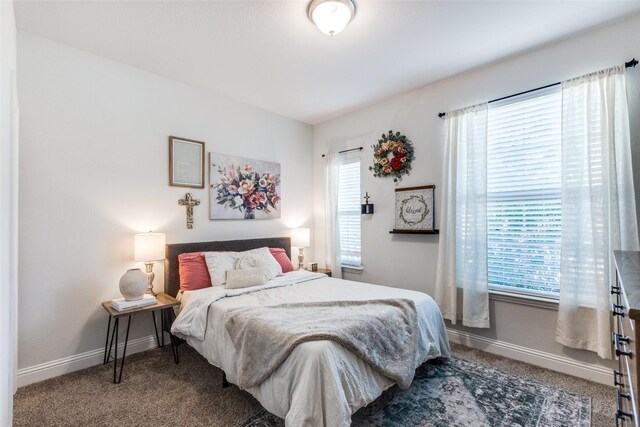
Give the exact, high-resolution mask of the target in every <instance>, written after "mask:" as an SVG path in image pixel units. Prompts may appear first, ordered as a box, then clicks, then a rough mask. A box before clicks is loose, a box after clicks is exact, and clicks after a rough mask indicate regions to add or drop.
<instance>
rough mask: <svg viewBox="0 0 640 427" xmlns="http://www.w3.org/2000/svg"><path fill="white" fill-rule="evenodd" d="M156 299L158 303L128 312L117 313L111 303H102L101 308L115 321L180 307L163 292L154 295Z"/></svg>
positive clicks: (177, 302)
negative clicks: (133, 315) (120, 318)
mask: <svg viewBox="0 0 640 427" xmlns="http://www.w3.org/2000/svg"><path fill="white" fill-rule="evenodd" d="M156 299H157V300H158V302H157V303H155V304H152V305H147V306H144V307H138V308H131V309H129V310H124V311H118V310H116V309H114V308H113V307H111V301H104V302H103V303H102V307H104V309H105V310H107V312H108V313H109V315H110V316H111V317H113V318H114V319H115V318H118V317H123V316H128V315H130V314H138V313H145V312H148V311H154V310H161V309H164V308H169V307H175V306H178V305H180V301H178V300H177V299H175V298H174V297H172V296H170V295H167V294H165V293H164V292H158V294H157V295H156Z"/></svg>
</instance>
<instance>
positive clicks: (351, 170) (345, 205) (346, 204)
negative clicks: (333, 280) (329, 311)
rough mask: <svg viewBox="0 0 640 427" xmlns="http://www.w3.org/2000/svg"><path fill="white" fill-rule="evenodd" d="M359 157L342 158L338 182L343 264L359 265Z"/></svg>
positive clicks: (360, 262)
mask: <svg viewBox="0 0 640 427" xmlns="http://www.w3.org/2000/svg"><path fill="white" fill-rule="evenodd" d="M360 221H361V214H360V159H359V158H356V159H344V160H343V161H342V163H341V164H340V179H339V184H338V228H339V232H340V256H341V261H342V265H343V266H349V267H360V265H361V264H362V258H361V224H360Z"/></svg>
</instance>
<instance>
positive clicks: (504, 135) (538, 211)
mask: <svg viewBox="0 0 640 427" xmlns="http://www.w3.org/2000/svg"><path fill="white" fill-rule="evenodd" d="M487 132H488V134H487V230H488V232H487V250H488V254H487V261H488V279H489V286H490V288H491V289H494V290H506V291H508V292H516V293H517V292H522V293H528V294H534V295H535V294H537V295H542V296H551V297H555V298H557V296H558V294H559V274H560V233H561V229H562V223H561V214H562V211H561V207H562V205H561V189H560V186H561V179H562V177H561V154H562V151H561V132H562V95H561V91H560V86H559V85H558V86H554V87H550V88H545V89H541V90H537V91H534V92H530V93H527V94H524V95H521V96H518V97H513V98H510V99H508V100H504V101H499V102H496V103H492V104H490V108H489V115H488V130H487Z"/></svg>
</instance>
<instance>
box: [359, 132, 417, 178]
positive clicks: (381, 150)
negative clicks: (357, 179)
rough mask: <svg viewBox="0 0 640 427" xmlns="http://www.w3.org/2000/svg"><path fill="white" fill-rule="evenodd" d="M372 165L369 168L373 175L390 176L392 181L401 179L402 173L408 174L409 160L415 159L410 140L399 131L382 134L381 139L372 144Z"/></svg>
mask: <svg viewBox="0 0 640 427" xmlns="http://www.w3.org/2000/svg"><path fill="white" fill-rule="evenodd" d="M371 148H373V166H369V170H370V171H373V176H375V177H380V178H382V177H387V176H392V177H393V182H398V180H402V176H403V175H408V174H409V171H410V170H411V161H412V160H414V159H415V156H414V155H413V145H412V144H411V140H410V139H408V138H407V137H406V136H404V135H401V134H400V132H396V133H393V131H392V130H390V131H389V134H388V135H385V134H384V133H383V134H382V139H379V140H378V143H377V144H375V145H372V146H371Z"/></svg>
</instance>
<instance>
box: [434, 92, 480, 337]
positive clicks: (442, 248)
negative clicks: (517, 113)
mask: <svg viewBox="0 0 640 427" xmlns="http://www.w3.org/2000/svg"><path fill="white" fill-rule="evenodd" d="M486 177H487V104H483V105H479V106H475V107H470V108H465V109H462V110H458V111H454V112H451V113H447V115H446V119H445V159H444V173H443V179H442V182H443V186H442V187H443V188H442V202H441V206H442V208H441V215H440V245H439V249H438V273H437V276H436V290H435V300H436V301H437V302H438V304H439V306H440V309H441V310H442V314H443V316H444V317H445V318H446V319H450V320H451V322H452V323H454V324H455V323H456V321H457V314H458V288H460V289H461V292H462V324H463V325H465V326H471V327H475V328H488V327H489V287H488V279H487V179H486Z"/></svg>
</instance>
